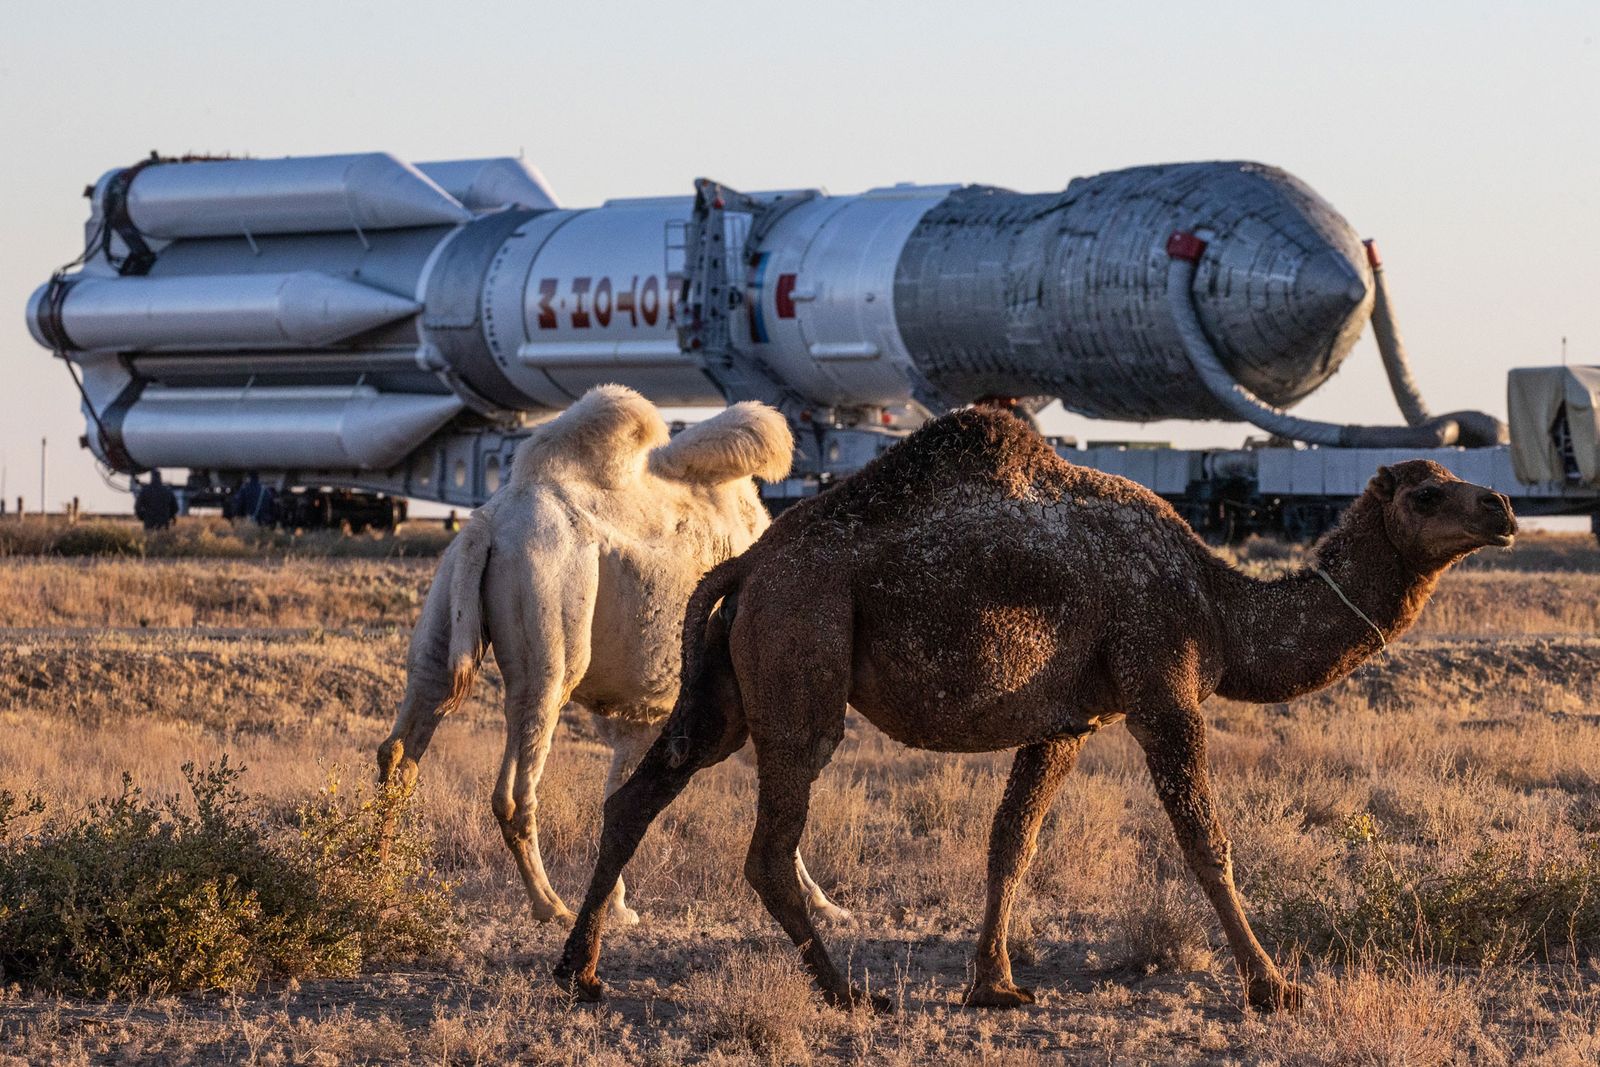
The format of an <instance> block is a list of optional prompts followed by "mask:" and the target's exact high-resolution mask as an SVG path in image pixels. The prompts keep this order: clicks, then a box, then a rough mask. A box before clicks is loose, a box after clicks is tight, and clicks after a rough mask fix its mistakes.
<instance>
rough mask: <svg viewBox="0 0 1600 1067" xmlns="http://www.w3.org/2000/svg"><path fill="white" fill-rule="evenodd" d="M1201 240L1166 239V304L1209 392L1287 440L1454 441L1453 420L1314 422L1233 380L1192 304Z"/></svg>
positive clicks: (1420, 444)
mask: <svg viewBox="0 0 1600 1067" xmlns="http://www.w3.org/2000/svg"><path fill="white" fill-rule="evenodd" d="M1204 251H1205V242H1204V241H1202V240H1200V238H1198V237H1195V236H1194V235H1193V234H1184V233H1177V234H1173V235H1172V239H1171V240H1170V241H1169V242H1168V243H1167V255H1168V256H1170V257H1171V258H1170V260H1169V262H1168V265H1167V307H1168V308H1169V309H1170V310H1171V312H1172V321H1173V323H1174V324H1175V325H1176V326H1177V328H1178V336H1179V338H1180V339H1181V340H1182V342H1183V350H1184V352H1185V353H1186V354H1187V355H1188V357H1189V362H1190V364H1192V365H1193V366H1194V370H1195V373H1196V374H1198V375H1199V376H1200V381H1201V382H1202V383H1203V384H1204V385H1205V387H1206V389H1207V390H1208V391H1209V392H1210V393H1211V395H1212V396H1214V397H1216V398H1217V399H1218V400H1219V401H1221V402H1222V404H1223V406H1225V407H1226V408H1227V409H1228V410H1229V411H1231V412H1233V414H1234V415H1236V416H1238V418H1239V419H1240V420H1242V421H1244V422H1248V423H1251V424H1252V425H1255V426H1259V427H1260V428H1261V429H1263V430H1266V431H1267V432H1268V433H1271V434H1275V435H1276V436H1278V437H1283V438H1287V439H1289V440H1291V441H1304V442H1305V443H1306V444H1312V445H1334V446H1342V447H1345V448H1440V447H1443V446H1445V445H1453V444H1455V443H1456V438H1457V436H1458V435H1459V427H1458V426H1457V424H1456V423H1455V422H1454V421H1453V420H1451V419H1447V418H1446V419H1435V420H1433V421H1431V422H1429V423H1427V424H1426V425H1423V426H1345V425H1340V424H1338V423H1332V422H1317V421H1315V420H1313V419H1302V418H1300V417H1298V416H1296V415H1290V414H1289V413H1288V412H1286V411H1283V410H1281V409H1279V408H1275V407H1273V406H1272V405H1270V404H1268V403H1266V402H1265V401H1264V400H1262V399H1261V398H1260V397H1258V396H1256V395H1255V394H1254V393H1252V392H1251V391H1250V390H1248V389H1246V388H1245V387H1244V386H1242V385H1240V384H1239V383H1238V382H1237V381H1235V380H1234V378H1233V375H1231V374H1229V373H1228V370H1227V368H1226V367H1224V366H1223V365H1222V360H1220V359H1219V358H1218V357H1217V353H1216V350H1215V349H1213V348H1212V347H1211V340H1210V338H1208V337H1207V336H1206V332H1205V327H1204V326H1202V325H1201V324H1200V316H1199V314H1198V313H1196V311H1195V307H1194V291H1193V286H1194V269H1195V264H1196V263H1197V262H1198V261H1199V259H1200V256H1201V254H1202V253H1203V252H1204Z"/></svg>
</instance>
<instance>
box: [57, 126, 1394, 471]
mask: <svg viewBox="0 0 1600 1067" xmlns="http://www.w3.org/2000/svg"><path fill="white" fill-rule="evenodd" d="M750 202H751V203H753V204H755V205H757V206H756V207H755V208H753V209H751V210H748V211H743V212H741V211H735V210H731V209H730V210H729V211H728V212H727V213H726V214H725V215H719V216H718V217H717V225H719V226H720V227H721V229H720V230H719V232H717V233H716V234H713V235H709V237H708V238H707V239H708V240H711V241H712V242H713V244H714V245H715V251H716V254H717V257H721V258H716V259H715V261H716V262H718V263H721V264H723V266H724V267H725V269H726V271H727V276H728V278H730V279H731V283H730V284H729V286H728V287H727V290H728V291H729V292H730V293H731V297H730V299H731V301H732V303H733V305H734V308H735V311H736V313H735V314H733V315H732V320H731V321H732V331H733V333H732V337H731V339H730V345H731V348H730V349H729V350H728V351H718V352H708V351H702V350H698V349H697V348H695V347H694V345H693V344H690V343H687V342H686V341H685V340H684V339H685V337H686V336H690V335H692V333H693V330H692V329H691V327H693V326H695V325H697V324H694V323H688V322H682V321H679V320H680V317H681V316H683V315H686V314H689V311H688V310H687V309H689V307H690V305H689V304H688V303H687V302H686V294H687V293H688V292H689V291H690V290H691V289H693V285H692V284H687V285H686V282H691V283H692V282H694V280H695V279H694V278H693V277H692V274H693V271H694V270H695V269H696V267H695V265H694V264H693V263H690V262H689V260H688V256H687V249H688V248H689V247H690V246H691V244H692V243H693V242H691V241H690V240H689V238H690V235H691V232H692V231H693V232H694V234H695V235H696V237H697V239H698V237H699V236H703V235H701V234H699V232H698V231H694V230H693V228H694V227H696V226H704V225H705V224H706V223H705V220H704V211H703V210H702V213H701V214H700V215H697V214H696V211H695V204H696V201H695V198H694V197H693V196H682V197H665V198H653V199H640V200H619V201H611V202H608V203H605V204H602V205H600V206H599V207H595V208H588V209H567V208H560V207H557V206H556V204H555V201H554V199H553V198H552V197H551V196H550V195H549V191H548V189H547V187H546V186H545V185H544V183H543V181H542V179H540V178H539V177H538V175H537V173H536V172H532V171H530V170H529V169H527V168H526V167H524V166H523V165H522V164H521V163H519V162H517V161H513V160H475V161H459V162H450V163H435V164H423V165H421V166H417V167H413V166H410V165H408V164H405V163H402V162H400V161H398V160H396V159H394V158H393V157H391V156H387V155H383V154H368V155H361V156H330V157H315V158H309V159H288V160H226V161H201V162H172V163H167V162H153V163H148V164H143V165H141V166H140V167H137V168H129V169H127V170H121V171H113V172H111V173H110V174H108V175H107V176H106V177H105V178H103V179H101V181H100V183H99V184H98V185H97V186H96V193H95V201H94V205H95V206H94V216H93V218H92V219H91V227H90V228H91V230H92V231H93V232H95V233H96V234H98V235H101V236H102V238H103V239H102V241H101V242H100V244H98V245H97V247H96V249H95V254H94V255H93V256H92V257H91V259H90V260H89V261H88V263H87V265H86V266H85V267H84V269H83V270H82V271H81V272H80V273H78V274H74V275H69V276H66V277H65V278H62V279H59V280H57V281H55V282H52V283H51V284H49V285H46V286H44V287H41V289H40V290H39V291H38V292H37V293H36V294H35V296H34V298H33V300H32V301H31V302H30V304H29V309H28V318H29V326H30V328H31V329H32V330H33V333H34V336H35V337H36V338H37V339H38V340H39V341H40V343H41V344H44V345H46V346H48V347H50V348H53V349H55V350H57V351H60V352H62V353H64V354H66V355H68V356H69V357H70V358H73V359H75V360H77V361H78V362H80V363H81V364H82V366H83V367H84V370H85V388H86V393H87V396H88V398H89V404H90V406H91V407H92V408H93V411H91V412H90V414H91V416H93V418H92V419H91V422H92V423H96V422H97V423H98V424H99V425H98V428H97V432H96V433H95V434H92V435H91V436H92V437H96V438H97V439H98V437H99V436H100V435H101V434H102V433H103V434H104V435H109V436H110V437H112V438H115V440H114V441H110V442H98V443H97V447H98V448H100V449H101V451H102V452H103V453H107V452H114V453H119V454H121V455H125V456H126V457H129V458H130V459H131V461H132V462H133V463H134V464H135V465H150V464H154V463H156V462H160V463H162V464H164V465H188V466H193V467H201V468H215V467H217V466H218V464H219V463H223V462H232V459H231V458H229V457H232V458H237V457H240V456H242V455H244V454H245V453H246V452H248V454H249V455H250V456H251V458H252V460H259V459H261V458H262V455H261V453H262V449H261V448H252V449H246V450H241V449H239V448H237V447H235V446H236V444H237V442H236V441H234V440H232V438H234V437H235V436H238V435H242V436H250V435H252V434H257V433H259V434H261V435H262V440H264V441H270V440H284V439H286V436H293V434H292V433H291V432H290V431H289V430H287V429H286V428H287V427H290V426H291V425H292V420H291V421H286V420H285V419H284V417H283V415H282V413H283V412H284V411H287V410H289V409H291V408H292V407H293V405H294V403H295V396H296V394H295V392H294V390H296V389H303V390H307V392H306V393H305V394H304V399H305V401H306V404H307V410H308V411H318V412H325V411H330V410H332V409H331V408H330V407H329V405H331V404H334V400H333V399H331V397H332V396H333V395H334V394H330V393H329V392H328V390H330V389H333V390H337V389H340V388H349V389H352V390H360V391H361V392H360V394H359V395H360V396H361V397H362V398H363V399H362V400H361V401H360V403H359V405H358V407H359V418H357V417H356V415H353V414H350V412H354V411H356V410H357V409H356V408H355V407H350V406H349V405H346V407H348V408H349V411H347V412H346V413H345V414H343V415H340V416H339V417H338V418H337V419H334V421H333V422H330V423H329V424H328V426H329V427H330V428H329V429H327V430H326V432H321V431H319V432H318V433H314V434H307V435H305V436H304V439H303V440H302V441H300V442H299V444H298V445H297V447H296V448H295V449H293V450H291V452H292V456H291V455H290V454H289V453H286V454H285V460H284V463H285V465H286V466H287V465H289V464H290V462H291V459H292V462H293V465H298V466H308V467H313V466H320V467H323V468H327V469H334V468H338V467H340V466H342V465H348V464H351V463H356V464H362V465H365V466H368V467H371V466H373V465H381V464H389V463H393V462H396V461H395V460H394V456H396V455H397V454H398V455H400V456H401V457H402V458H403V457H404V455H405V454H406V453H407V451H408V449H410V448H415V447H417V446H419V445H421V443H422V442H423V440H424V439H426V437H427V436H428V435H429V434H431V433H433V432H435V431H436V430H437V429H439V426H440V421H439V420H440V419H444V418H449V417H453V415H451V412H454V411H456V410H459V409H462V408H470V409H472V410H474V411H476V412H477V413H479V414H480V415H486V416H489V417H494V416H496V415H497V414H506V413H514V412H521V411H547V410H554V409H559V408H562V407H565V406H566V405H567V404H569V403H571V402H572V401H573V400H574V399H576V398H577V397H578V396H580V395H581V394H582V393H583V392H584V391H585V390H586V389H588V388H589V387H591V386H593V385H596V384H599V383H602V382H608V381H616V382H622V383H625V384H627V385H630V386H633V387H634V388H636V389H638V390H640V391H641V392H643V393H644V394H645V395H647V396H649V397H650V398H651V399H652V400H654V401H656V402H657V403H660V404H664V405H686V404H712V403H722V402H724V401H730V400H737V399H741V395H740V393H741V390H742V389H743V386H742V385H741V384H740V383H741V382H744V381H749V380H754V378H755V377H761V378H762V379H763V380H764V381H767V382H769V383H772V387H773V388H775V389H776V390H778V391H779V392H780V393H781V394H782V395H783V396H784V397H786V398H789V399H790V400H792V401H793V403H792V404H790V407H791V410H793V409H794V408H797V407H798V408H803V407H806V406H813V407H816V408H833V409H840V408H846V409H849V408H856V409H873V408H887V407H895V406H901V405H909V404H914V403H920V404H922V405H923V406H925V407H928V408H930V409H937V408H939V407H942V406H953V405H958V404H962V403H967V402H971V401H974V400H977V399H980V398H982V397H985V396H992V395H1000V396H1041V395H1046V396H1054V397H1059V398H1060V399H1061V401H1062V402H1063V403H1064V404H1065V405H1066V406H1067V407H1068V408H1070V409H1072V410H1074V411H1078V412H1081V413H1083V414H1086V415H1091V416H1096V417H1104V418H1117V419H1133V420H1154V419H1169V418H1186V419H1225V418H1231V417H1234V415H1233V414H1232V413H1231V412H1230V409H1229V407H1227V406H1226V405H1224V404H1223V403H1222V402H1221V401H1219V400H1218V398H1217V397H1216V396H1215V395H1214V393H1213V392H1212V391H1210V390H1208V389H1207V388H1206V386H1205V384H1204V382H1203V381H1202V379H1201V377H1200V376H1199V375H1198V374H1197V372H1196V367H1195V365H1194V363H1193V362H1192V361H1191V358H1190V356H1189V355H1188V354H1186V350H1185V345H1184V336H1183V334H1182V332H1181V331H1180V329H1179V325H1178V323H1177V322H1175V321H1174V316H1173V314H1172V308H1171V306H1169V302H1168V293H1167V287H1168V284H1169V277H1171V276H1176V275H1175V274H1174V272H1171V271H1169V269H1168V268H1169V258H1168V256H1167V254H1166V245H1167V241H1168V238H1169V236H1170V235H1171V234H1172V233H1173V232H1174V231H1184V232H1187V233H1191V234H1195V235H1197V237H1198V238H1199V239H1201V240H1202V241H1203V245H1202V246H1197V247H1203V249H1204V253H1203V255H1201V256H1200V257H1199V258H1198V260H1197V262H1196V263H1195V268H1194V272H1193V282H1192V286H1191V291H1190V294H1189V295H1190V297H1191V298H1192V301H1193V306H1194V311H1195V315H1196V317H1197V320H1198V322H1199V324H1200V327H1201V329H1202V331H1203V333H1204V334H1205V339H1206V340H1207V341H1209V344H1210V345H1211V347H1212V350H1213V351H1214V352H1215V355H1216V358H1217V360H1218V361H1220V363H1221V365H1222V366H1223V367H1224V368H1225V370H1226V372H1227V373H1228V374H1229V375H1231V376H1232V378H1233V379H1234V380H1235V381H1236V382H1237V383H1238V384H1239V385H1241V386H1242V387H1244V388H1245V389H1248V390H1249V391H1250V392H1251V393H1252V394H1254V395H1255V396H1257V397H1259V398H1261V400H1262V401H1264V402H1265V403H1268V404H1271V405H1274V406H1277V407H1286V406H1289V405H1292V404H1293V403H1295V402H1296V401H1298V400H1299V399H1301V398H1302V397H1304V396H1305V395H1307V394H1308V393H1310V392H1311V391H1312V390H1314V389H1316V388H1317V386H1319V385H1320V384H1321V383H1322V382H1324V381H1326V380H1327V378H1328V377H1329V376H1330V375H1331V374H1333V373H1334V371H1336V370H1337V369H1338V367H1339V365H1340V363H1341V361H1342V360H1343V359H1344V358H1345V355H1346V354H1347V353H1348V351H1349V350H1350V347H1351V345H1352V344H1354V342H1355V340H1356V338H1357V336H1358V335H1359V334H1360V332H1361V329H1362V327H1363V325H1364V323H1365V322H1366V319H1367V316H1368V312H1369V310H1370V308H1371V306H1372V300H1373V280H1372V272H1371V269H1370V267H1369V266H1368V263H1367V260H1366V257H1365V256H1364V254H1363V250H1362V247H1361V243H1360V241H1359V240H1358V239H1357V237H1356V234H1355V233H1354V231H1353V230H1352V229H1351V228H1350V226H1349V225H1348V224H1347V223H1346V222H1345V221H1344V219H1342V218H1341V217H1340V216H1339V215H1338V214H1337V213H1336V212H1335V211H1334V210H1333V209H1332V208H1331V207H1329V205H1328V204H1327V203H1326V202H1324V201H1323V200H1322V199H1321V198H1320V197H1318V196H1317V195H1316V194H1315V193H1314V192H1312V191H1311V190H1310V189H1309V188H1307V187H1306V186H1305V185H1304V184H1302V183H1301V182H1299V181H1298V180H1296V179H1295V178H1293V177H1291V176H1290V175H1288V174H1286V173H1284V172H1283V171H1281V170H1277V169H1275V168H1272V167H1266V166H1262V165H1259V164H1254V163H1186V164H1176V165H1170V166H1149V167H1136V168H1133V169H1130V170H1122V171H1114V172H1110V173H1107V174H1101V175H1097V176H1095V177H1092V178H1083V179H1079V180H1076V181H1074V182H1073V183H1072V184H1071V185H1069V186H1068V187H1067V189H1066V190H1065V191H1064V192H1059V193H1047V194H1021V193H1013V192H1008V191H1006V190H1003V189H995V188H989V187H980V186H967V187H955V186H891V187H886V188H882V189H874V190H871V191H869V192H866V193H862V194H859V195H855V196H828V195H825V194H823V193H820V192H818V191H815V190H802V191H786V192H783V193H769V194H753V197H752V198H751V201H750ZM703 208H704V205H702V209H703ZM695 247H700V245H698V244H696V245H695ZM718 361H720V362H718ZM729 364H736V365H735V366H733V369H732V370H730V368H729ZM261 387H270V388H271V389H272V390H273V392H272V394H271V397H272V400H271V403H270V404H261V405H253V404H252V403H251V402H250V401H249V399H248V392H247V391H248V390H250V389H254V388H261ZM186 389H194V390H197V392H195V393H193V394H192V395H191V396H190V397H189V400H190V401H192V402H186V401H184V393H183V391H184V390H186ZM218 390H222V391H223V392H218ZM226 390H236V391H238V390H245V391H246V392H244V393H239V394H237V395H235V394H234V393H227V392H226ZM356 395H357V394H355V393H352V398H353V397H355V396H356ZM767 395H770V391H769V394H767ZM389 396H393V397H399V398H401V399H402V401H406V402H402V403H400V404H399V405H398V406H396V407H393V408H392V409H391V408H389V407H386V406H384V404H382V403H379V402H378V401H377V400H375V399H374V398H375V397H378V398H381V397H389ZM225 397H231V398H232V399H230V400H224V398H225ZM407 398H409V399H410V400H418V401H420V402H418V403H410V402H409V401H407ZM428 398H445V399H447V400H453V401H456V402H457V403H455V404H453V405H452V404H449V403H447V404H443V405H439V404H432V403H428V402H427V400H428ZM224 403H226V404H227V405H229V406H227V407H226V408H225V409H224V408H218V409H217V410H219V411H221V410H226V411H228V412H231V413H232V414H231V415H230V416H229V417H228V418H215V417H211V416H209V415H208V416H206V417H202V415H201V413H202V412H205V411H208V410H209V408H208V405H220V404H224ZM350 403H351V404H356V401H355V400H354V399H352V400H351V402H350ZM385 403H386V402H385ZM156 404H158V405H159V407H158V408H157V409H156V410H155V411H153V412H152V415H151V417H149V418H146V417H144V416H143V415H142V414H141V406H142V405H143V406H149V405H156ZM269 410H270V412H271V413H272V414H271V417H270V418H268V416H267V414H266V413H267V412H268V411H269ZM388 410H395V411H401V410H403V411H405V412H407V413H408V415H407V417H405V418H400V419H398V420H397V421H396V426H397V427H398V428H399V429H398V430H397V432H398V433H399V437H396V436H395V435H394V434H390V435H388V436H386V437H385V439H384V443H383V447H382V448H375V449H361V448H355V447H351V434H352V433H353V432H354V431H352V429H351V427H357V426H369V425H372V424H373V420H374V419H376V418H378V417H379V416H378V413H380V412H383V411H388ZM257 412H259V413H262V414H261V415H260V417H261V418H262V419H265V420H267V421H266V422H263V423H262V424H261V425H259V426H258V425H256V424H255V423H254V422H252V419H255V418H256V417H257V416H256V414H253V413H257ZM157 414H159V417H156V415H157ZM330 418H332V416H330ZM186 420H187V421H186ZM340 420H343V421H340ZM268 423H270V425H268ZM157 426H159V427H160V433H159V436H157V435H156V432H155V430H154V429H153V428H154V427H157ZM184 426H190V427H191V428H192V433H189V434H187V435H186V433H185V432H184V429H183V427H184ZM341 435H342V436H341ZM400 437H403V438H404V440H400ZM317 442H325V443H324V444H318V443H317ZM107 444H111V445H114V446H115V447H114V448H110V449H107V448H106V447H104V446H105V445H107ZM273 447H275V446H273ZM268 450H269V451H270V448H269V449H268ZM324 452H325V453H326V455H324V454H323V453H324ZM313 453H315V454H313ZM219 457H223V458H222V459H219ZM253 465H254V466H270V464H267V463H260V462H257V463H254V464H253Z"/></svg>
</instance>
